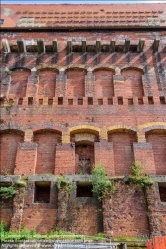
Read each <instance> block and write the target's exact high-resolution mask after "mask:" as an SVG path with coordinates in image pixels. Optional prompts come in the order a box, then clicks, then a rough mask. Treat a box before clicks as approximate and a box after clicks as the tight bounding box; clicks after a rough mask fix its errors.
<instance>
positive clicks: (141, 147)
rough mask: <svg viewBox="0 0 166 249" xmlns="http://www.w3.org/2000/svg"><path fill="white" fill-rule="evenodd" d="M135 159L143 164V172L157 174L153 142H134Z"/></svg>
mask: <svg viewBox="0 0 166 249" xmlns="http://www.w3.org/2000/svg"><path fill="white" fill-rule="evenodd" d="M133 149H134V161H135V162H137V163H140V164H142V165H143V166H144V167H143V169H142V172H143V173H145V174H156V169H155V162H154V156H153V149H152V145H151V143H147V142H138V143H133Z"/></svg>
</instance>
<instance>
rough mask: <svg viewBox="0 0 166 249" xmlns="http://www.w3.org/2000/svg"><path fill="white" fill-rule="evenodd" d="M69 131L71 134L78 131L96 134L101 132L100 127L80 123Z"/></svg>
mask: <svg viewBox="0 0 166 249" xmlns="http://www.w3.org/2000/svg"><path fill="white" fill-rule="evenodd" d="M69 132H70V133H71V134H74V133H78V132H91V133H94V134H99V132H100V128H98V127H96V126H91V125H78V126H73V127H70V128H69Z"/></svg>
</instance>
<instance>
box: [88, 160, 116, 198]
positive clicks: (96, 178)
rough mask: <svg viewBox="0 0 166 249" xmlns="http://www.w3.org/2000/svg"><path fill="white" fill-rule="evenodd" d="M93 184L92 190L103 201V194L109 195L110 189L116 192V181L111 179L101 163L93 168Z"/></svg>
mask: <svg viewBox="0 0 166 249" xmlns="http://www.w3.org/2000/svg"><path fill="white" fill-rule="evenodd" d="M92 185H93V190H92V191H93V193H95V194H96V196H97V199H98V200H99V201H102V198H103V196H104V195H107V194H108V193H109V192H110V191H111V192H113V193H114V192H115V190H116V188H115V184H114V181H113V180H112V181H111V180H110V179H109V177H108V176H107V175H106V171H105V169H104V167H103V165H101V164H99V165H97V166H96V167H94V168H93V170H92Z"/></svg>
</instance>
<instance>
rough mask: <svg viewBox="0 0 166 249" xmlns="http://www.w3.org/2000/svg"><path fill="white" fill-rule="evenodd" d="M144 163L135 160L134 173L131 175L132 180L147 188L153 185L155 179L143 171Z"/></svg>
mask: <svg viewBox="0 0 166 249" xmlns="http://www.w3.org/2000/svg"><path fill="white" fill-rule="evenodd" d="M142 168H143V165H141V164H139V163H137V162H134V164H133V166H132V172H133V175H129V179H130V181H132V182H133V183H135V184H139V185H140V186H141V188H143V189H145V188H146V187H148V186H152V185H153V183H154V182H153V180H152V179H151V178H150V177H149V176H148V175H146V174H144V173H142Z"/></svg>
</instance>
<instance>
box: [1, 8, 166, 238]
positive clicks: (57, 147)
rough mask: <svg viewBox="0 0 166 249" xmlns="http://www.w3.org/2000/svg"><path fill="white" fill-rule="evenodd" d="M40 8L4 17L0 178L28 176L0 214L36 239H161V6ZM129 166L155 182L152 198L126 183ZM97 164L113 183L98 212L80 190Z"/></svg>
mask: <svg viewBox="0 0 166 249" xmlns="http://www.w3.org/2000/svg"><path fill="white" fill-rule="evenodd" d="M43 6H44V5H38V6H37V5H34V6H33V7H34V8H33V11H31V12H29V7H28V6H27V5H22V6H21V5H2V10H1V12H2V18H4V24H3V25H2V26H1V29H2V30H1V31H2V32H1V37H2V44H1V45H0V51H1V59H0V66H1V69H2V70H1V71H2V73H1V85H0V108H1V117H0V126H1V132H0V145H1V147H0V153H1V155H0V156H1V175H2V181H1V182H2V185H4V184H6V182H5V180H3V179H5V178H3V177H4V176H5V177H6V175H11V177H10V180H9V181H8V183H7V184H9V183H10V184H11V183H13V181H12V180H11V179H12V176H13V175H17V176H20V175H22V176H28V185H27V187H26V191H25V192H26V193H27V194H25V193H24V190H23V189H22V188H21V189H20V190H19V193H18V194H16V195H15V197H14V198H13V200H9V204H10V205H7V203H5V201H4V200H2V204H3V205H2V209H1V211H2V219H3V220H4V221H6V222H7V225H8V227H10V228H11V229H20V227H21V226H25V227H27V228H28V229H30V230H32V229H36V230H37V231H38V232H41V233H46V232H49V231H51V230H52V229H55V228H58V229H61V230H66V231H71V232H73V233H79V234H80V233H82V234H87V235H93V234H97V233H99V232H105V234H106V235H107V236H108V237H112V236H114V237H118V236H126V235H127V236H137V235H138V234H149V233H151V234H158V235H161V234H163V235H164V234H165V230H166V229H165V227H166V206H165V201H163V200H165V196H164V195H165V192H164V191H165V184H166V180H165V177H166V78H165V73H166V70H165V68H166V60H165V54H166V46H165V44H166V38H165V37H166V14H165V13H166V12H165V9H166V5H165V4H161V5H160V4H151V5H144V6H142V5H125V6H122V5H102V6H100V5H92V9H90V8H89V6H87V5H84V6H83V5H81V6H80V5H67V6H65V5H56V6H55V5H45V6H44V7H43ZM81 12H85V13H81ZM41 17H42V18H41ZM85 19H86V21H85ZM50 28H51V29H50ZM133 162H138V163H141V164H143V166H144V167H143V169H142V170H143V172H144V173H146V174H148V175H152V176H156V180H155V181H156V183H155V186H154V187H151V188H148V189H147V190H146V192H143V191H142V189H141V188H140V187H139V186H137V185H134V184H131V183H130V184H128V183H126V182H125V179H126V176H128V175H129V174H131V173H132V165H133ZM97 164H103V166H104V167H105V169H106V172H107V175H108V176H109V177H110V178H115V179H116V180H115V185H116V191H115V193H111V194H110V196H108V197H107V198H105V199H104V200H103V203H102V206H101V204H99V203H98V201H97V200H96V198H95V197H92V196H91V195H90V193H88V190H87V193H86V191H85V193H83V195H82V196H79V194H78V193H77V188H78V187H79V186H84V185H85V189H86V188H87V189H88V187H87V186H90V185H89V184H90V182H91V179H90V175H91V171H92V167H93V165H97ZM58 175H66V176H67V177H71V178H70V181H71V183H72V184H73V185H75V188H74V189H73V190H72V192H71V194H66V192H65V191H64V190H63V189H61V190H60V191H57V188H56V181H57V177H58ZM77 177H78V179H77ZM79 177H82V178H79ZM160 178H162V180H161V181H160ZM87 179H88V180H87ZM163 179H164V180H163ZM87 182H88V183H87ZM79 184H82V185H79ZM87 184H88V185H87ZM77 194H78V196H77ZM86 195H87V196H86ZM163 196H164V197H163Z"/></svg>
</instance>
